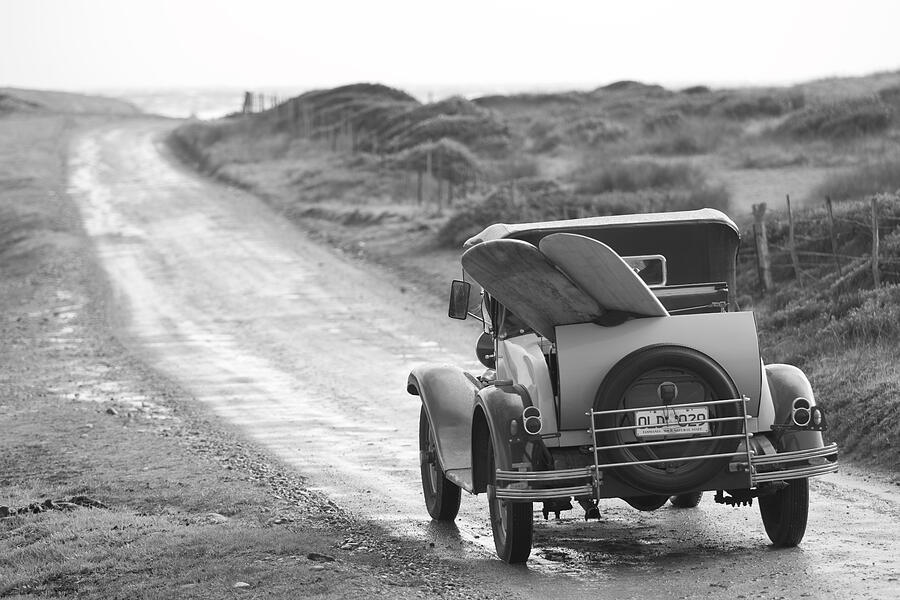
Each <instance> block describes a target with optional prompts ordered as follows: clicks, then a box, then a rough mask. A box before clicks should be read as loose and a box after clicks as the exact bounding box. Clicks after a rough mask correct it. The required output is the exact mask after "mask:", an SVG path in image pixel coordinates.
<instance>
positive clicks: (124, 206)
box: [69, 119, 900, 598]
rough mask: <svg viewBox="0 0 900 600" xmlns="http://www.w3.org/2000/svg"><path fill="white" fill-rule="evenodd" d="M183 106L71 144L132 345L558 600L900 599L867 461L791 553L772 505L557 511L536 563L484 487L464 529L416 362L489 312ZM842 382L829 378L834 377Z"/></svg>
mask: <svg viewBox="0 0 900 600" xmlns="http://www.w3.org/2000/svg"><path fill="white" fill-rule="evenodd" d="M171 127H172V123H171V122H168V121H158V120H152V119H147V120H132V121H127V122H126V121H123V122H115V123H112V124H109V125H106V126H103V127H98V128H95V129H92V130H89V131H86V132H84V133H83V134H82V135H80V136H79V137H78V138H77V140H76V141H75V143H74V144H73V145H72V148H71V156H70V163H69V164H70V194H71V196H72V197H73V199H74V200H75V202H76V203H77V204H78V206H79V209H80V210H81V214H82V216H83V220H84V223H85V228H86V230H87V232H88V234H89V235H90V236H91V237H92V238H93V240H94V243H95V246H96V251H97V253H98V255H99V258H100V262H101V264H102V265H103V267H104V269H105V271H106V273H107V276H108V278H109V280H110V282H111V287H112V290H113V291H112V294H113V301H112V302H111V303H110V304H111V306H112V308H111V310H112V315H111V316H112V318H113V319H114V321H115V322H116V323H117V324H118V328H119V330H120V332H121V336H122V338H123V340H124V341H125V342H126V344H127V345H128V346H129V347H130V348H131V349H132V350H133V351H134V352H135V353H136V354H137V355H139V356H141V357H142V358H143V359H144V360H145V361H147V362H148V363H149V364H150V365H151V366H153V367H155V368H156V369H158V370H159V371H161V372H162V373H164V374H165V375H167V376H168V377H170V378H172V379H174V380H175V381H177V382H179V383H180V384H181V385H182V386H183V387H184V388H185V389H187V390H188V391H189V392H190V393H191V394H193V395H194V396H195V397H196V398H197V399H198V401H200V402H203V403H205V404H206V405H208V406H209V407H210V408H211V409H212V410H213V411H214V412H215V413H216V414H218V415H219V416H220V417H222V418H224V419H226V420H228V421H230V422H232V423H234V424H236V425H237V426H239V427H240V428H241V429H242V430H243V431H244V432H245V434H246V435H247V436H248V437H249V438H251V439H253V440H255V441H256V442H258V443H259V444H261V445H264V446H266V447H267V448H268V449H269V450H270V451H271V452H272V453H273V454H275V455H276V456H278V457H279V458H280V459H281V460H283V461H285V462H286V463H288V464H290V465H293V466H294V467H295V468H296V469H297V470H298V471H299V472H300V473H302V474H303V475H305V476H307V477H308V478H309V480H310V482H311V484H312V485H313V486H314V487H317V488H319V489H321V490H323V491H324V492H325V493H327V494H328V495H329V496H330V497H331V498H332V499H333V500H334V501H335V502H337V503H338V504H340V505H342V506H343V507H344V508H346V509H349V510H351V511H354V512H356V513H357V514H360V515H362V516H364V517H365V518H368V519H371V520H373V521H376V522H379V523H380V524H382V525H383V526H384V527H386V528H387V529H388V530H390V531H393V532H396V533H398V534H400V535H406V536H412V537H416V538H421V539H423V540H427V541H430V542H433V543H434V544H435V551H437V552H439V553H442V554H443V555H446V556H448V557H451V558H465V559H467V560H471V561H475V562H478V563H481V564H482V568H484V569H488V570H490V571H491V572H493V573H496V576H497V577H498V578H500V579H501V580H505V581H508V582H509V585H510V590H511V592H514V593H517V594H520V595H523V596H535V597H547V596H548V595H552V596H553V597H589V596H590V597H594V598H596V597H598V596H599V597H616V598H629V597H641V598H644V597H655V598H695V597H696V598H700V597H729V598H779V597H784V598H797V597H811V598H895V597H898V596H900V581H898V579H900V556H898V554H900V553H898V549H897V542H896V540H897V539H898V537H900V489H898V488H897V487H896V486H890V485H888V484H887V483H886V482H884V481H882V480H880V479H879V478H877V477H875V476H873V475H870V474H867V473H865V472H863V471H855V472H856V474H855V475H852V476H851V475H847V474H837V475H833V476H828V477H824V478H820V479H819V480H817V481H814V485H813V487H812V496H813V505H812V508H811V516H810V524H809V528H808V530H807V534H806V538H805V540H804V542H803V543H802V545H801V546H800V547H799V548H795V549H787V550H776V549H774V548H772V547H771V546H769V545H768V539H767V538H766V537H765V532H764V530H763V527H762V523H761V520H760V517H759V513H758V511H757V509H756V507H755V506H754V507H752V508H729V507H724V506H719V505H715V504H714V503H713V502H712V499H711V494H707V497H706V498H704V501H703V502H702V503H701V505H700V506H699V507H698V508H697V509H694V510H676V509H673V508H669V507H666V508H663V509H660V510H658V511H656V512H653V513H643V512H638V511H635V510H633V509H631V508H630V507H628V506H627V505H625V504H624V503H622V502H620V501H609V502H604V503H601V509H602V512H603V519H602V520H601V521H599V522H594V521H592V522H590V523H586V522H584V521H583V520H581V514H580V511H577V514H573V513H576V511H572V512H571V513H568V514H565V513H564V515H563V519H562V520H561V521H549V522H543V521H539V522H538V525H537V527H536V532H535V549H534V552H533V557H534V558H533V560H531V561H530V562H529V563H528V568H527V569H522V568H516V567H507V566H506V565H503V564H502V563H499V562H498V561H496V560H494V559H493V558H492V554H493V547H492V541H491V534H490V527H489V525H488V519H487V504H486V501H485V499H484V498H483V497H464V498H463V507H462V511H461V513H460V517H459V518H458V520H457V526H456V527H453V526H450V527H447V526H442V525H438V524H434V523H432V522H431V521H430V520H429V518H428V515H427V513H426V511H425V509H424V505H423V503H422V500H421V493H420V487H419V485H420V484H419V471H418V448H417V422H418V411H419V403H418V399H417V398H415V397H413V396H409V395H407V394H406V392H405V383H406V376H407V373H408V372H409V369H410V367H411V366H413V365H414V364H416V363H420V362H426V361H438V362H451V363H454V364H458V365H462V366H465V367H470V368H472V369H477V367H478V365H477V363H475V362H474V353H473V351H472V346H473V344H474V339H475V337H476V334H477V329H476V328H473V325H472V324H471V323H464V324H459V323H457V322H450V321H448V320H446V319H445V317H444V316H443V314H444V313H445V308H444V307H443V306H442V305H441V304H440V303H439V302H438V301H436V300H434V299H430V298H420V297H418V296H417V295H416V293H415V291H407V292H405V293H404V290H403V289H402V288H401V286H400V285H399V282H398V281H397V280H396V279H394V278H393V277H392V276H391V275H390V274H386V273H383V272H382V271H380V270H378V269H375V268H373V267H371V266H370V265H366V264H363V263H361V262H359V261H355V260H352V259H348V258H345V257H343V256H340V255H338V254H336V253H335V252H334V251H332V250H329V249H326V248H323V247H321V246H319V245H317V244H316V243H314V242H312V241H311V240H309V239H308V238H307V237H306V236H304V235H303V234H302V233H301V232H299V231H298V230H297V229H296V228H295V227H294V226H292V225H291V224H290V223H289V222H288V221H287V220H285V219H284V218H283V217H282V216H280V215H278V214H275V213H274V212H273V211H272V210H271V209H269V208H268V207H267V206H266V205H265V204H263V203H262V202H261V201H259V200H258V199H256V198H254V197H253V196H251V195H248V194H246V193H244V192H240V191H237V190H234V189H231V188H227V187H224V186H221V185H217V184H215V183H212V182H209V181H206V180H204V179H202V178H200V177H197V176H196V175H194V174H192V173H190V172H189V171H187V170H186V169H185V168H183V167H181V166H179V165H178V164H177V163H176V161H174V160H173V159H172V158H171V157H170V156H169V155H168V153H167V151H166V150H165V148H164V145H163V144H162V141H161V140H162V137H163V135H164V134H165V132H166V131H167V130H168V129H170V128H171ZM820 393H822V392H820Z"/></svg>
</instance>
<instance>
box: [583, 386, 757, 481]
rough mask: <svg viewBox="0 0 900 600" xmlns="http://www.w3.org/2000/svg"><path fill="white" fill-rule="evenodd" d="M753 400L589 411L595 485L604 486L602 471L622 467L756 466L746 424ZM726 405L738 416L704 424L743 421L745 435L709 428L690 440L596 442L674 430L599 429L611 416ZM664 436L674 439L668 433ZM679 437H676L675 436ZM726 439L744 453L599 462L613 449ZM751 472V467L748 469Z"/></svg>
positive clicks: (636, 426) (637, 426)
mask: <svg viewBox="0 0 900 600" xmlns="http://www.w3.org/2000/svg"><path fill="white" fill-rule="evenodd" d="M749 401H750V399H749V398H748V397H747V396H742V397H740V398H728V399H725V400H708V401H704V402H690V403H684V404H678V405H675V406H673V405H658V406H642V407H640V408H636V409H635V408H620V409H614V410H593V409H592V410H590V411H589V412H587V413H586V414H587V415H588V416H590V418H591V428H590V429H589V430H588V431H589V432H590V434H591V439H593V440H594V443H593V444H592V445H591V452H593V456H594V465H593V469H592V470H593V479H594V481H593V483H594V485H595V486H597V488H598V489H599V486H600V485H602V484H603V469H615V468H619V467H630V466H634V465H657V464H666V463H672V462H690V461H697V460H708V459H710V458H731V459H740V458H745V459H746V461H747V462H746V464H747V465H752V464H753V456H754V454H755V453H754V452H753V450H752V448H751V445H750V437H751V436H752V434H751V433H750V432H749V429H748V427H747V421H748V420H749V419H750V418H751V417H750V416H749V415H748V414H747V403H748V402H749ZM727 404H734V405H737V406H738V407H739V409H740V410H739V411H738V412H739V413H740V414H738V415H736V416H733V417H714V418H712V419H706V420H705V421H704V422H705V423H708V424H710V425H712V424H714V423H724V422H733V421H740V422H742V423H743V425H742V427H741V429H742V430H743V433H730V434H720V435H716V434H713V433H712V428H710V433H709V435H701V436H691V437H675V438H667V439H662V440H649V441H638V442H632V443H628V444H609V445H600V444H598V441H597V434H599V433H609V432H612V431H636V430H638V429H660V430H663V429H664V428H670V427H672V424H671V423H662V424H659V425H622V426H618V427H597V417H605V416H611V415H621V414H634V412H635V411H636V410H642V411H651V410H658V411H669V410H673V409H674V408H679V409H682V408H693V407H697V408H702V407H707V408H708V407H712V406H721V405H727ZM664 435H671V434H669V433H668V432H666V433H665V434H664ZM675 435H677V434H675ZM726 439H741V440H743V441H744V444H743V450H741V449H738V450H736V451H734V452H724V453H717V454H707V453H700V454H686V455H684V456H679V457H677V458H655V459H645V460H633V461H624V462H616V463H601V460H600V452H601V451H603V450H610V449H619V448H629V449H652V448H654V447H658V446H672V445H681V444H684V445H687V444H693V443H697V442H706V443H708V442H709V441H710V440H726ZM748 470H750V469H749V467H748Z"/></svg>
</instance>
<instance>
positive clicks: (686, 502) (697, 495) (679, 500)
mask: <svg viewBox="0 0 900 600" xmlns="http://www.w3.org/2000/svg"><path fill="white" fill-rule="evenodd" d="M702 498H703V492H691V493H690V494H677V495H675V496H672V497H671V498H669V502H671V503H672V506H674V507H675V508H694V507H695V506H697V505H698V504H700V500H701V499H702Z"/></svg>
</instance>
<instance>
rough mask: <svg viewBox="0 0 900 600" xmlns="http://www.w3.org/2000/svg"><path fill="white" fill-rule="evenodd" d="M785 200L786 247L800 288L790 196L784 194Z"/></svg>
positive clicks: (800, 281)
mask: <svg viewBox="0 0 900 600" xmlns="http://www.w3.org/2000/svg"><path fill="white" fill-rule="evenodd" d="M785 198H786V199H787V211H788V247H789V250H790V253H791V264H792V265H794V279H796V280H797V283H799V284H800V286H801V287H802V286H803V281H802V280H801V279H800V259H799V258H798V257H797V244H796V242H795V241H794V213H793V211H792V210H791V195H790V194H786V195H785Z"/></svg>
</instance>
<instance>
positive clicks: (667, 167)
mask: <svg viewBox="0 0 900 600" xmlns="http://www.w3.org/2000/svg"><path fill="white" fill-rule="evenodd" d="M575 179H576V190H577V191H578V192H580V193H587V194H602V193H605V192H613V191H620V192H634V191H638V190H645V189H654V188H666V187H698V186H702V185H703V184H705V183H706V177H705V175H704V174H703V173H702V172H701V171H699V170H698V169H696V168H695V167H693V166H691V165H689V164H686V163H678V164H663V163H657V162H652V161H629V162H613V163H610V164H606V165H601V166H597V165H592V164H590V163H588V164H585V165H584V166H583V167H582V169H581V172H580V173H578V174H576V177H575Z"/></svg>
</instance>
